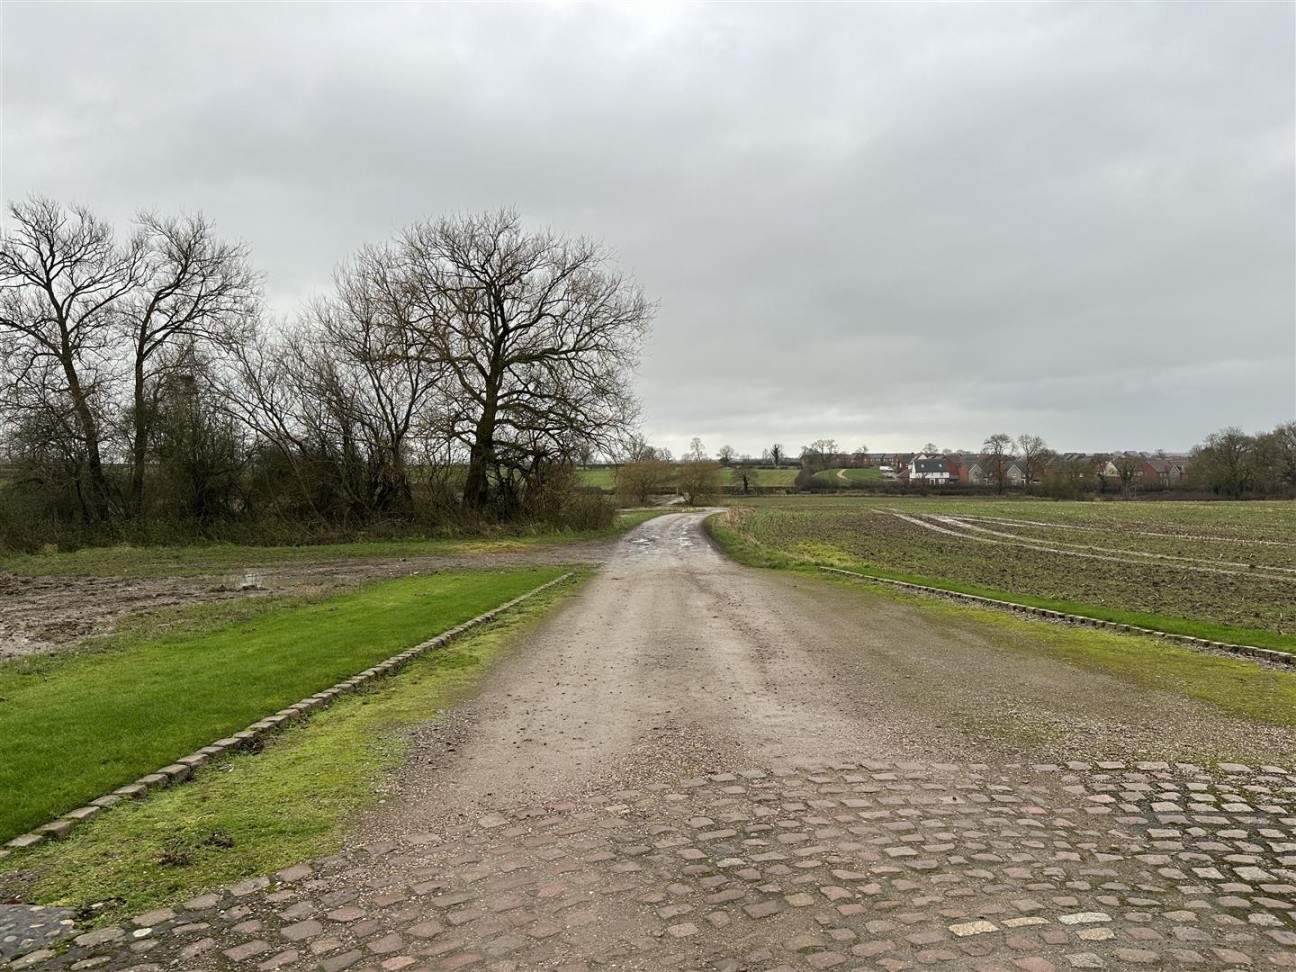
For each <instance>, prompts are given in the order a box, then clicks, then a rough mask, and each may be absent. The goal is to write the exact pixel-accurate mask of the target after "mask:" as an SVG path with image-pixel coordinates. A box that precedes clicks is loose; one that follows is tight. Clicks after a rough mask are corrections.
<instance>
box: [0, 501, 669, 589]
mask: <svg viewBox="0 0 1296 972" xmlns="http://www.w3.org/2000/svg"><path fill="white" fill-rule="evenodd" d="M661 512H671V511H665V510H664V511H661ZM661 512H658V511H656V510H633V511H629V512H625V513H620V514H618V515H617V519H616V521H615V522H614V523H613V524H612V525H611V526H610V527H608V528H607V529H603V530H569V531H549V532H539V533H532V534H525V535H504V536H497V537H463V538H441V539H432V540H367V541H356V542H354V543H330V544H317V545H310V546H292V547H254V546H247V545H243V544H230V543H211V544H192V545H188V546H183V547H85V548H82V549H81V550H73V551H67V552H63V553H44V554H11V555H8V556H0V571H10V572H12V573H15V574H25V575H27V576H32V577H36V576H55V575H68V576H82V577H99V576H114V577H182V576H194V575H199V574H220V573H226V572H230V571H244V570H248V569H250V568H255V567H264V566H270V565H274V564H293V563H319V562H321V561H333V560H336V561H348V560H394V559H397V558H402V557H403V558H409V557H446V556H472V555H476V554H507V553H510V552H514V551H518V552H520V551H524V550H529V549H532V548H535V547H543V546H552V545H558V544H566V543H575V542H579V541H582V540H599V539H603V538H606V537H613V536H616V535H617V534H620V533H623V532H625V531H626V530H629V529H631V528H632V527H635V526H638V525H639V524H640V523H643V522H644V521H646V520H650V519H652V518H653V517H654V516H660V515H661Z"/></svg>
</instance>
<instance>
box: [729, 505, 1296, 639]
mask: <svg viewBox="0 0 1296 972" xmlns="http://www.w3.org/2000/svg"><path fill="white" fill-rule="evenodd" d="M706 527H707V530H708V531H709V532H710V534H711V536H712V538H713V539H714V540H715V541H716V543H717V544H718V545H719V546H720V549H721V550H723V551H724V552H725V554H726V555H727V556H729V557H731V558H732V559H734V560H736V561H738V562H739V563H742V564H746V565H748V566H749V567H771V568H775V569H782V570H789V569H801V570H813V569H814V568H815V567H818V566H820V565H822V566H825V567H838V568H841V569H843V570H850V571H854V572H856V573H859V574H864V575H866V576H869V577H876V578H880V579H883V580H895V581H903V582H905V583H907V584H920V585H922V586H924V587H934V588H937V589H938V590H942V591H950V592H951V593H956V594H972V595H975V596H977V597H988V598H991V599H993V600H996V601H1008V602H1010V603H1012V604H1020V605H1023V606H1024V607H1036V608H1043V609H1045V610H1048V611H1060V612H1062V613H1063V614H1076V615H1081V616H1083V617H1087V618H1093V619H1095V620H1097V621H1111V622H1114V623H1116V624H1128V625H1132V626H1134V627H1139V628H1151V629H1153V630H1155V631H1164V632H1166V633H1167V634H1177V635H1185V636H1187V637H1191V638H1204V639H1205V640H1207V641H1221V642H1226V643H1228V644H1236V645H1252V646H1254V647H1257V648H1269V649H1272V650H1274V651H1283V652H1289V653H1291V652H1296V636H1292V635H1284V634H1276V633H1274V632H1272V631H1262V630H1258V629H1255V628H1239V627H1233V626H1229V625H1222V624H1211V623H1210V622H1206V621H1195V620H1193V619H1191V618H1180V617H1174V616H1172V615H1164V614H1148V613H1144V612H1139V611H1120V610H1115V609H1112V608H1106V607H1100V606H1097V605H1093V604H1083V603H1079V602H1075V601H1061V600H1052V599H1050V598H1043V597H1035V596H1033V595H1030V594H1019V593H1016V592H1013V591H1002V590H997V589H994V588H989V587H978V586H976V585H974V584H962V583H958V582H955V581H948V580H945V579H943V578H940V577H929V576H925V575H921V574H911V573H906V572H904V571H899V570H891V569H889V568H886V567H879V566H877V565H875V564H870V563H868V562H866V561H860V560H857V559H854V558H851V557H846V556H843V555H842V554H841V552H840V551H837V550H834V549H832V548H831V547H821V548H817V549H811V548H810V547H809V545H806V544H802V545H800V546H799V547H798V552H797V553H789V552H784V551H780V550H774V549H771V548H769V547H766V546H764V545H763V544H760V543H758V542H756V541H755V540H753V539H751V538H750V537H748V536H746V535H744V534H743V533H741V532H740V531H738V530H735V529H733V528H732V527H730V526H728V525H727V524H726V523H725V522H724V521H723V519H722V518H721V517H720V516H712V517H709V518H708V519H707V521H706Z"/></svg>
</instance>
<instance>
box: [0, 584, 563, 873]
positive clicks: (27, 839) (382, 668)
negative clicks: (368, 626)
mask: <svg viewBox="0 0 1296 972" xmlns="http://www.w3.org/2000/svg"><path fill="white" fill-rule="evenodd" d="M571 576H572V574H571V572H570V571H569V572H568V573H565V574H563V575H562V576H561V577H555V578H554V579H553V580H551V581H548V582H547V583H544V584H541V585H540V586H539V587H536V588H534V589H532V590H529V591H527V592H526V593H525V594H522V595H520V596H518V597H515V598H513V600H511V601H507V602H505V603H504V604H501V605H499V607H495V608H492V609H491V610H489V611H487V612H486V613H485V614H479V615H478V616H477V617H475V618H472V619H471V620H468V621H465V622H464V623H463V624H460V625H457V626H455V627H453V628H451V629H450V630H448V631H443V632H442V633H441V634H439V635H437V636H436V637H435V638H430V639H428V640H427V641H424V642H422V643H421V644H417V645H415V646H414V647H413V648H409V649H406V650H405V651H402V652H401V653H400V654H398V655H393V656H392V657H391V658H388V659H387V660H386V661H384V662H379V663H378V664H377V665H374V666H373V667H372V668H366V669H365V670H364V671H363V672H360V674H358V675H353V676H352V677H351V678H348V679H346V680H344V681H341V682H338V683H337V684H335V685H333V686H331V687H329V688H326V689H324V690H323V691H322V692H316V693H315V694H314V695H311V696H308V697H307V698H304V699H302V700H301V701H300V702H297V703H295V704H293V705H290V706H288V707H287V708H284V709H280V710H279V711H278V712H276V713H275V714H274V715H272V716H268V717H266V718H265V719H261V720H260V721H258V722H254V723H252V725H250V726H248V727H247V728H246V729H244V730H243V731H242V732H236V733H234V734H233V735H230V736H226V737H225V738H224V739H218V740H216V741H215V742H214V743H212V744H211V745H210V746H204V747H203V748H202V749H199V750H197V751H196V752H192V753H190V754H189V755H188V756H182V757H180V758H179V759H177V760H176V761H175V762H174V763H170V764H168V765H166V766H163V767H162V768H161V769H159V770H158V771H157V772H155V773H149V774H148V775H146V776H141V777H140V778H139V779H138V780H136V781H135V782H134V783H128V784H127V785H125V786H121V787H118V788H117V789H115V790H113V791H112V792H111V793H106V794H104V795H103V796H101V797H99V798H98V799H95V800H91V801H90V802H89V803H87V804H86V805H85V806H84V807H79V808H77V809H76V810H72V811H70V812H68V813H65V814H63V815H62V816H61V817H59V818H57V819H56V820H52V821H50V822H49V823H47V824H45V825H43V826H41V827H37V828H36V829H35V830H33V831H32V832H31V833H28V834H20V835H19V836H17V837H15V838H13V840H10V841H9V842H8V843H6V844H5V845H4V848H3V849H0V857H6V856H8V855H9V854H10V853H12V852H13V851H15V850H23V849H26V848H28V847H35V846H37V845H38V844H42V843H44V842H45V841H46V840H50V839H53V840H61V839H63V838H64V837H66V836H67V835H68V833H69V832H71V830H72V828H73V827H75V826H76V825H77V824H78V823H80V822H81V821H83V820H89V819H90V818H91V817H94V816H96V815H98V814H99V813H101V812H103V811H104V810H106V809H108V808H109V807H111V806H115V805H116V804H118V803H121V802H122V801H123V800H131V799H134V800H142V799H143V798H144V797H146V796H147V795H148V793H149V791H150V790H158V789H162V788H163V787H166V786H171V785H172V784H174V783H183V782H184V781H185V780H187V779H189V778H190V777H192V776H193V774H194V772H195V771H197V769H198V768H199V767H200V766H203V765H205V764H206V763H208V762H210V761H211V760H213V759H215V758H217V757H218V756H224V755H227V754H229V753H233V752H237V751H238V750H241V749H246V748H248V747H249V746H251V745H252V744H253V743H255V742H258V741H260V740H261V739H263V738H265V737H266V736H268V735H270V734H271V733H273V732H276V731H277V730H279V729H281V728H282V727H284V726H285V725H287V724H288V723H290V722H295V721H297V720H298V719H300V718H302V717H303V716H304V715H306V714H307V713H308V712H311V711H312V710H314V709H320V708H323V707H325V706H328V705H329V704H331V703H332V702H333V700H334V699H336V698H337V697H338V696H340V695H344V694H346V693H347V692H354V691H355V690H356V689H357V688H359V687H360V686H362V685H364V684H365V683H366V682H369V681H372V680H373V679H375V678H380V677H382V676H384V675H390V674H391V673H393V672H395V671H397V670H399V669H401V668H403V667H404V666H405V665H406V664H408V663H409V662H411V661H413V660H414V659H415V658H417V657H418V656H420V655H422V654H425V653H427V652H429V651H433V650H435V649H437V648H444V647H445V646H446V645H448V644H449V643H450V642H452V641H454V640H455V639H457V638H459V637H460V636H461V635H463V634H465V633H467V632H468V631H469V630H470V629H472V628H475V627H477V625H479V624H485V623H486V622H487V621H492V620H494V619H495V618H496V617H498V616H499V615H501V614H503V613H504V612H505V611H508V610H509V609H511V608H514V607H517V605H519V604H521V603H522V602H523V601H526V600H528V599H529V598H532V597H535V596H536V595H537V594H540V593H541V592H543V591H546V590H548V589H549V588H551V587H554V586H555V585H557V584H561V583H562V582H563V581H565V580H568V579H569V578H570V577H571Z"/></svg>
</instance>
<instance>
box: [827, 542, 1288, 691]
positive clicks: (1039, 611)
mask: <svg viewBox="0 0 1296 972" xmlns="http://www.w3.org/2000/svg"><path fill="white" fill-rule="evenodd" d="M816 567H817V569H819V570H822V571H824V572H825V573H829V574H840V575H842V576H844V577H852V578H855V579H856V580H866V581H870V582H872V583H877V584H890V585H892V586H894V587H903V588H904V589H906V590H910V591H917V592H918V593H920V594H934V595H936V596H937V597H944V598H949V599H951V600H955V601H965V602H969V603H972V604H980V605H983V606H985V607H994V608H999V609H1001V610H1008V611H1013V612H1016V613H1018V614H1026V615H1030V616H1031V617H1036V618H1045V619H1047V620H1050V621H1062V622H1065V623H1067V624H1075V625H1085V626H1087V627H1091V628H1106V629H1107V630H1109V631H1125V632H1130V633H1132V634H1144V635H1153V636H1155V637H1157V638H1163V639H1165V640H1167V641H1174V642H1177V643H1179V644H1182V645H1187V646H1188V647H1190V648H1197V649H1200V650H1204V651H1222V652H1227V653H1229V654H1232V655H1243V656H1246V657H1248V658H1258V659H1260V660H1262V661H1267V662H1273V663H1274V664H1276V665H1289V666H1296V653H1289V652H1285V651H1274V650H1273V649H1271V648H1257V647H1256V646H1255V645H1231V644H1228V643H1226V642H1223V641H1207V640H1206V639H1205V638H1194V637H1192V636H1190V635H1181V634H1172V633H1171V632H1169V631H1158V630H1156V629H1155V628H1140V627H1137V626H1135V625H1132V624H1121V623H1120V622H1117V621H1101V620H1099V619H1098V618H1090V617H1086V616H1085V615H1083V614H1064V613H1063V612H1061V611H1050V610H1048V609H1047V608H1037V607H1032V606H1031V605H1029V604H1018V603H1016V602H1015V601H998V600H995V599H994V598H992V597H980V596H979V595H976V594H963V593H962V592H960V591H947V590H945V589H944V588H941V587H928V586H926V585H924V584H910V583H909V582H908V581H899V580H892V579H891V578H889V577H874V576H873V575H872V574H862V573H859V572H857V571H853V570H842V569H841V568H840V567H824V566H822V565H816Z"/></svg>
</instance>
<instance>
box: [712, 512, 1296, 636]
mask: <svg viewBox="0 0 1296 972" xmlns="http://www.w3.org/2000/svg"><path fill="white" fill-rule="evenodd" d="M713 530H714V533H715V535H716V537H717V539H718V540H719V541H720V542H721V543H722V544H724V545H725V546H726V547H727V548H728V549H729V550H730V551H731V552H732V553H733V554H734V555H735V556H737V557H739V558H740V559H743V560H745V561H747V562H749V563H757V564H761V563H763V564H768V565H784V566H801V565H809V564H822V565H827V566H836V567H844V568H847V569H855V570H861V571H863V572H866V573H873V574H875V575H877V576H883V577H891V578H893V579H898V580H909V581H913V582H915V583H923V584H930V585H932V586H937V587H945V588H947V589H951V590H961V591H964V592H967V593H974V594H984V595H986V596H989V597H995V598H1001V599H1005V600H1014V601H1017V602H1020V603H1025V604H1032V605H1035V606H1040V607H1050V608H1053V609H1055V610H1061V611H1069V612H1071V613H1078V614H1086V615H1089V616H1092V617H1100V618H1103V619H1105V620H1113V621H1121V622H1124V623H1129V624H1137V625H1140V626H1143V627H1150V628H1157V629H1159V630H1164V631H1173V632H1177V633H1181V634H1191V635H1194V636H1197V637H1203V638H1209V639H1211V640H1218V641H1232V642H1241V643H1247V644H1254V645H1259V646H1262V647H1269V648H1279V649H1283V650H1287V651H1296V504H1294V503H1289V502H1264V503H1259V502H1257V503H1173V502H1145V503H1136V502H1129V503H1096V502H1088V503H1084V502H1080V503H1064V502H1048V501H1029V500H1004V501H999V500H981V499H976V498H973V499H939V498H880V497H862V498H859V499H854V498H851V499H846V498H813V497H787V498H784V497H777V498H773V499H770V500H767V501H760V500H756V501H751V502H744V503H743V505H742V506H740V507H735V508H734V509H731V510H730V511H729V512H728V513H726V514H724V515H723V516H722V517H720V518H718V520H717V521H716V522H714V527H713Z"/></svg>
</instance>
